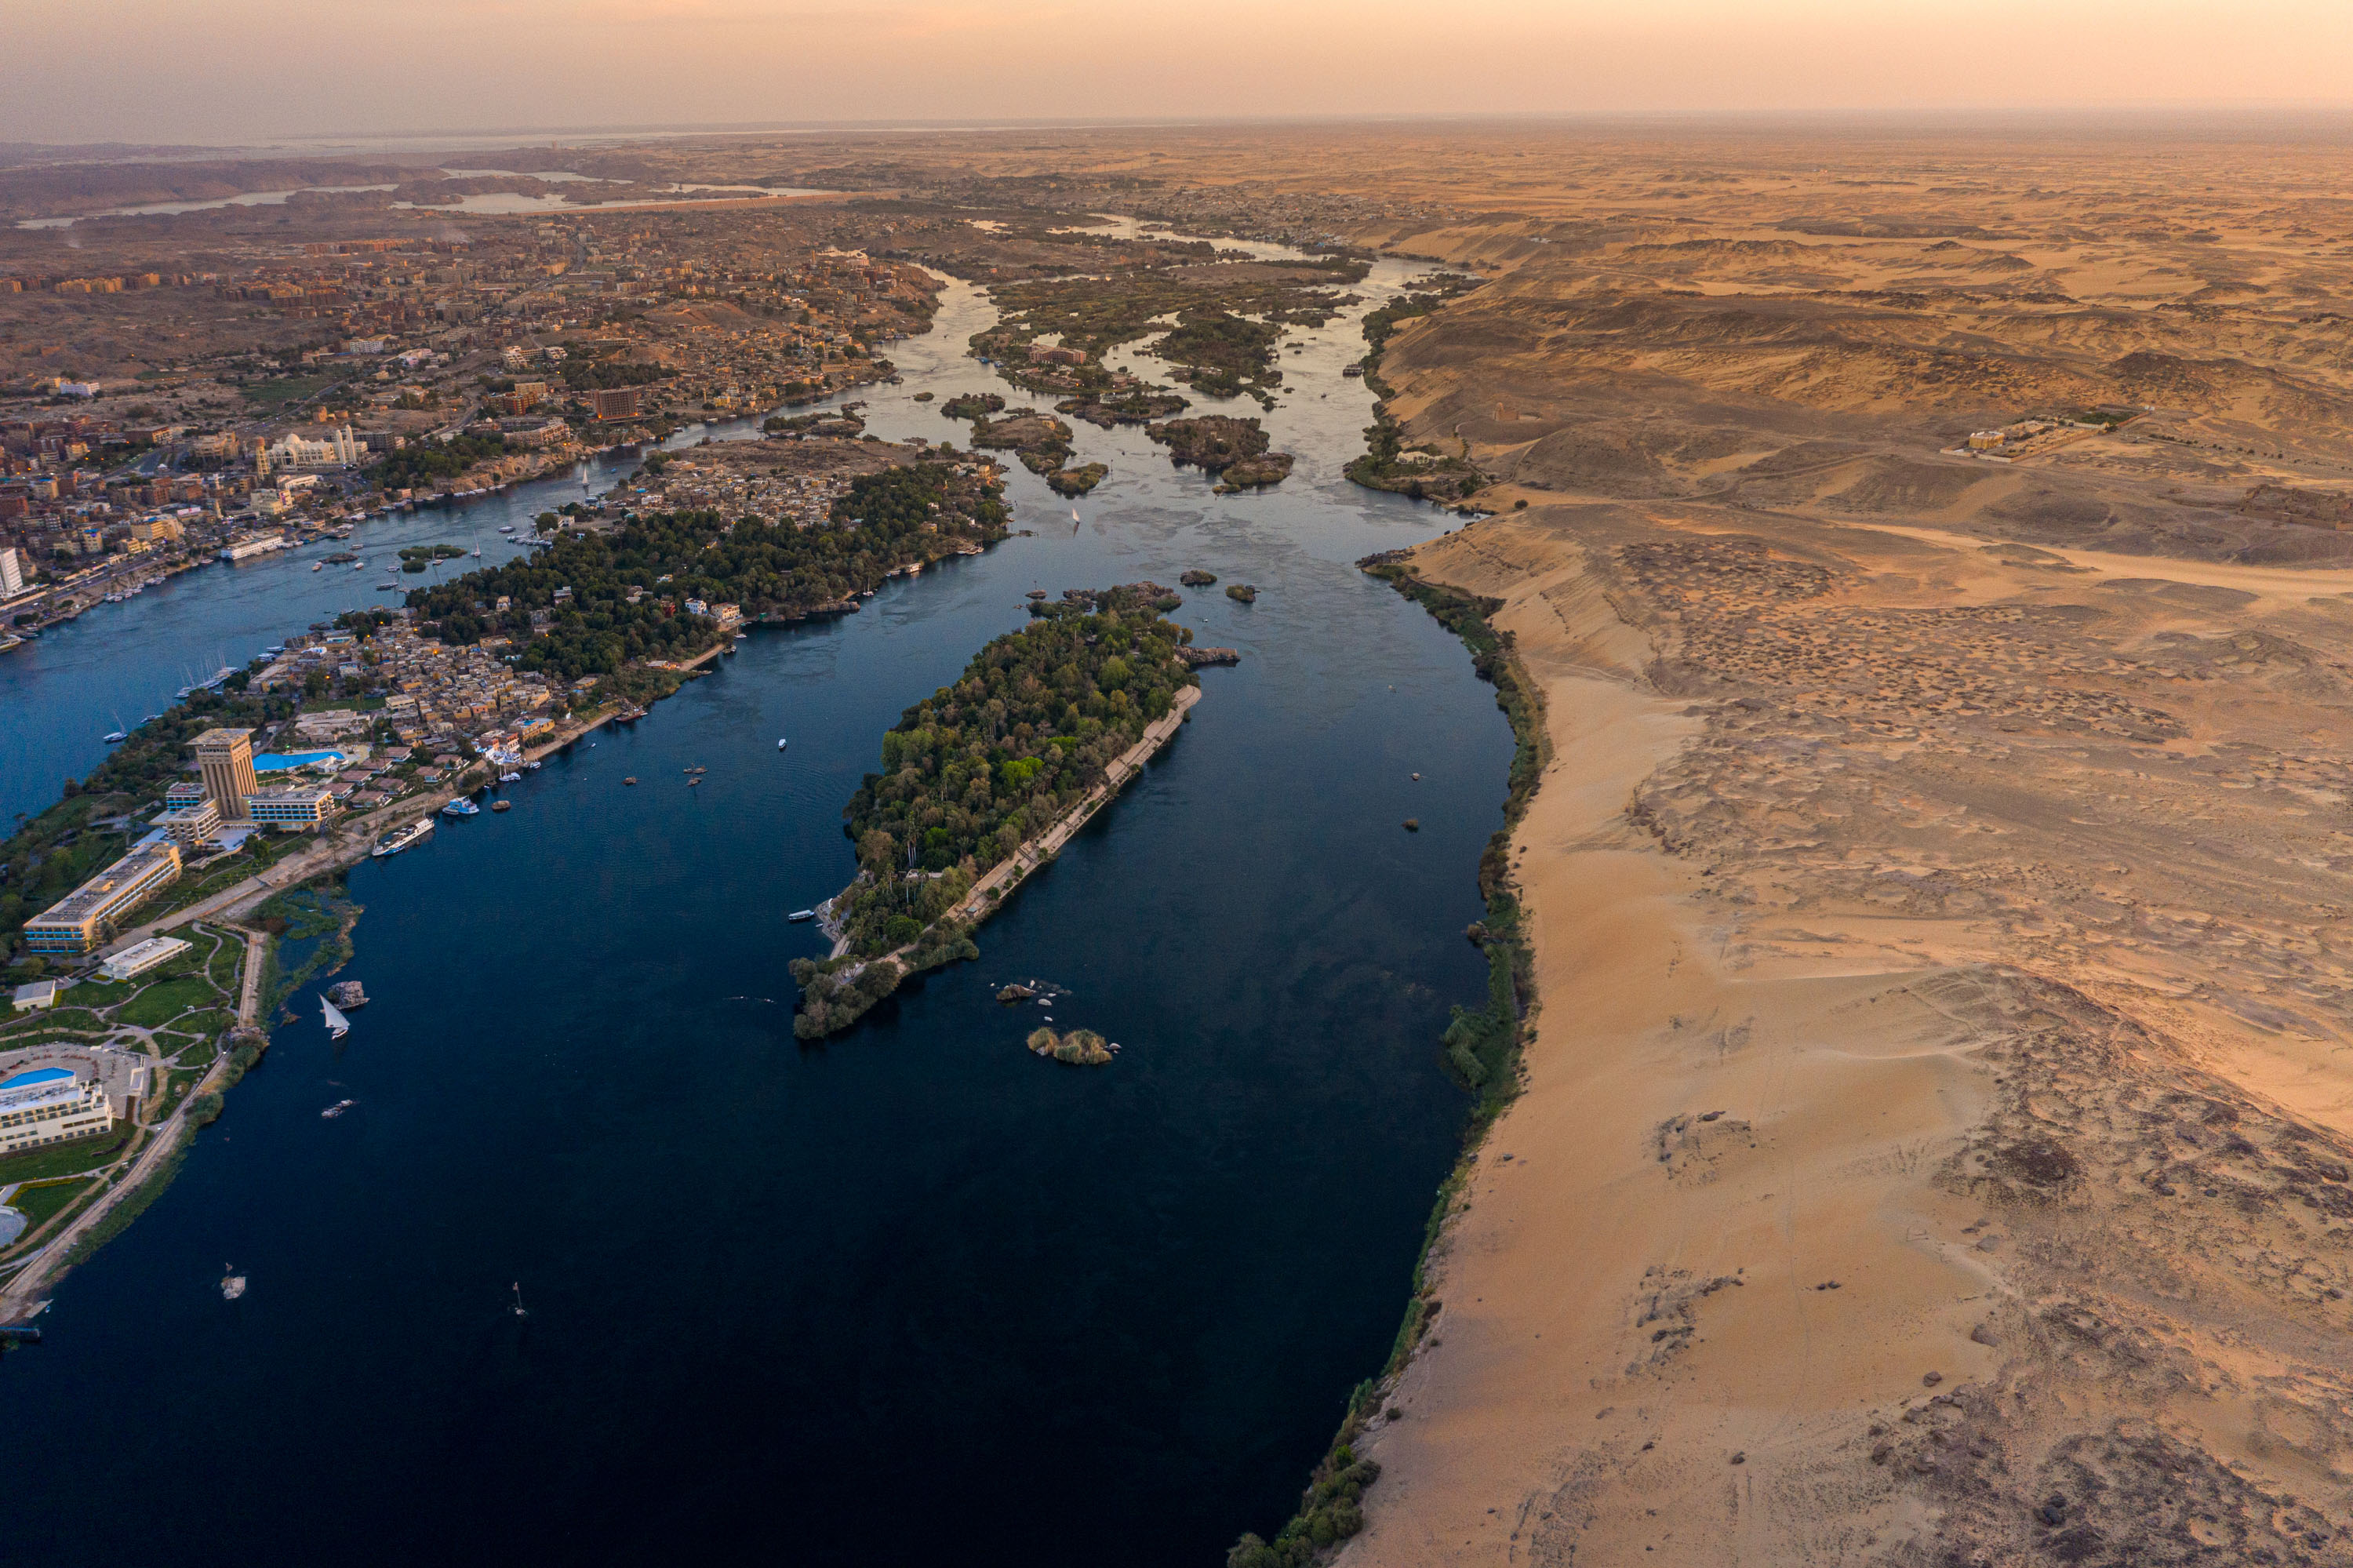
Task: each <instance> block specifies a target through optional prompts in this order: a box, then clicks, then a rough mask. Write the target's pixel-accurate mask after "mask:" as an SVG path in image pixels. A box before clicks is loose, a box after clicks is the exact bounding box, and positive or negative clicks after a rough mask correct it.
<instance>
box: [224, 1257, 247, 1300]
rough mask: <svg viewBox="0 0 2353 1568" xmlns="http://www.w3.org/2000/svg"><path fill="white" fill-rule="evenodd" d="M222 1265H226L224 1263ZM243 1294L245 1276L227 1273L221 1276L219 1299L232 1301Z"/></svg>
mask: <svg viewBox="0 0 2353 1568" xmlns="http://www.w3.org/2000/svg"><path fill="white" fill-rule="evenodd" d="M224 1266H225V1267H226V1266H227V1265H224ZM244 1294H245V1276H244V1275H242V1274H237V1273H229V1274H224V1275H222V1276H221V1299H222V1300H224V1301H234V1300H236V1299H237V1298H238V1297H240V1296H242V1295H244Z"/></svg>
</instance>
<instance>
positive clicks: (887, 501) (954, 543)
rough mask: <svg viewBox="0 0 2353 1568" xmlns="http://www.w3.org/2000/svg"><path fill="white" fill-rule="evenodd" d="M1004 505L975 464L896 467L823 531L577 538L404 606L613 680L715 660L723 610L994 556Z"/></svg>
mask: <svg viewBox="0 0 2353 1568" xmlns="http://www.w3.org/2000/svg"><path fill="white" fill-rule="evenodd" d="M1002 495H1003V490H1002V486H1001V485H999V484H998V483H997V480H996V478H995V476H994V471H992V470H990V469H988V468H987V467H985V466H981V465H976V464H974V463H972V462H971V461H959V460H931V461H915V462H907V463H899V464H894V465H893V466H892V467H888V468H884V469H882V470H881V471H879V472H874V473H870V474H865V475H861V476H860V477H859V478H857V479H855V480H852V481H851V482H849V488H848V490H847V492H846V493H844V494H842V495H841V496H840V497H839V499H837V500H836V501H835V502H834V503H833V506H832V509H831V515H830V516H829V517H828V519H827V521H825V522H823V523H821V524H816V525H811V526H803V525H801V524H797V523H793V522H790V521H785V522H776V523H771V522H767V521H764V520H762V519H760V518H756V517H745V518H742V519H740V520H731V519H730V518H728V517H726V516H725V515H724V514H721V513H718V512H711V511H693V512H663V513H654V514H649V515H646V516H641V517H636V518H632V519H630V520H628V522H626V523H624V524H621V525H620V526H619V527H618V528H616V529H613V530H611V531H609V532H585V531H582V532H569V533H566V534H565V535H562V536H560V537H559V538H558V539H557V541H556V543H555V544H554V546H551V547H549V548H547V549H545V550H540V551H536V552H533V554H531V555H529V556H520V557H518V558H516V559H515V560H512V561H510V562H508V563H506V564H505V565H502V566H497V567H485V568H483V569H482V570H480V571H476V572H469V573H467V574H466V575H465V576H464V577H459V578H458V579H456V580H455V581H453V582H450V583H447V584H444V585H442V586H440V587H438V588H420V589H418V590H417V591H415V592H413V593H411V594H410V595H409V596H408V603H409V605H410V607H411V608H412V609H415V610H416V611H417V618H418V620H419V622H420V630H423V631H424V633H425V634H426V635H427V636H429V637H438V638H439V639H440V640H441V641H444V642H448V643H457V644H464V643H475V642H481V641H485V640H487V639H491V638H495V637H505V638H507V639H508V640H509V641H511V642H512V645H513V646H514V648H515V649H516V650H517V652H516V653H515V655H514V659H513V662H514V665H515V668H517V669H518V670H522V671H526V672H528V671H544V672H546V673H548V674H550V675H551V676H558V677H561V678H563V679H564V680H566V681H577V680H579V679H581V678H582V677H584V676H587V675H599V676H610V675H616V674H620V673H625V672H627V671H628V670H629V669H630V667H631V666H633V665H638V664H641V663H644V662H648V661H659V662H663V663H671V662H678V661H681V660H684V659H690V658H692V657H693V656H695V655H696V654H698V653H700V652H702V651H703V650H705V649H707V648H709V647H710V646H712V643H714V642H715V641H718V639H719V638H720V637H721V635H723V630H724V628H723V624H722V617H721V615H720V613H719V607H721V606H726V607H729V609H733V610H735V611H738V612H740V613H741V615H742V616H743V617H744V619H745V620H800V619H803V618H805V617H807V616H809V615H817V614H826V613H829V612H838V611H841V610H846V609H852V608H854V607H855V603H856V599H857V596H858V595H860V594H862V593H864V592H866V591H867V590H869V589H871V588H876V587H878V586H880V585H881V582H882V581H883V579H885V578H886V577H890V576H891V575H892V574H893V573H895V572H899V571H903V570H905V569H906V568H907V567H910V566H914V565H929V564H930V563H931V562H933V561H935V560H938V559H940V558H942V557H944V556H952V555H962V554H969V553H972V552H975V551H977V550H979V549H980V548H981V547H982V546H987V545H990V544H994V543H996V542H997V540H1000V539H1002V538H1004V537H1005V536H1006V533H1007V517H1008V512H1007V510H1006V506H1005V503H1004V501H1003V500H1002ZM698 606H699V607H701V608H700V609H697V608H695V607H698Z"/></svg>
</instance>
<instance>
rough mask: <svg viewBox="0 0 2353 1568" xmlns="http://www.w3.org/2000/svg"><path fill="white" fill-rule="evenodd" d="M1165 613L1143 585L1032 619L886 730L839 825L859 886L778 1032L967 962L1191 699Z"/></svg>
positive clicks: (1179, 636)
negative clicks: (1014, 898) (996, 919)
mask: <svg viewBox="0 0 2353 1568" xmlns="http://www.w3.org/2000/svg"><path fill="white" fill-rule="evenodd" d="M1181 602H1183V601H1182V599H1180V598H1179V597H1178V596H1177V595H1176V594H1173V593H1171V592H1169V591H1168V590H1167V589H1166V588H1162V587H1160V586H1159V585H1158V584H1156V583H1130V584H1127V585H1124V586H1123V587H1120V588H1106V589H1103V590H1099V591H1088V590H1080V589H1073V590H1071V592H1069V593H1066V594H1065V595H1064V596H1063V599H1062V600H1061V601H1060V603H1041V602H1034V601H1033V602H1032V603H1031V605H1030V607H1029V615H1030V618H1031V619H1030V623H1029V625H1028V626H1026V627H1024V628H1023V629H1022V630H1018V631H1008V632H1007V633H1006V634H1005V635H1003V636H1001V637H998V638H996V639H995V640H993V641H990V642H989V643H988V645H987V647H985V648H983V649H982V650H981V651H980V652H978V653H977V654H976V655H974V657H973V659H972V662H970V663H968V664H967V665H965V673H964V674H963V676H962V678H961V679H959V680H958V681H957V682H956V683H955V684H954V685H949V686H943V687H941V688H940V689H939V690H938V691H937V692H934V694H932V695H931V696H930V697H929V698H927V699H925V700H924V701H923V702H921V703H918V704H916V705H914V706H913V707H911V708H909V709H907V710H906V712H905V713H904V714H903V715H901V717H900V720H899V723H898V724H897V725H896V726H893V727H892V729H891V730H890V731H889V732H888V733H886V734H885V735H884V736H883V737H882V768H883V770H882V771H881V772H880V773H869V774H867V775H866V777H865V779H864V781H863V782H862V783H860V786H859V788H858V791H857V793H856V794H855V795H854V796H852V797H851V799H850V801H849V805H848V806H847V807H846V808H844V810H843V812H842V816H843V819H844V821H843V824H842V832H843V833H844V834H845V835H846V836H848V837H849V840H850V841H851V842H853V843H855V844H856V845H857V846H858V863H859V871H858V875H857V877H856V879H855V880H853V881H852V882H851V883H850V884H849V886H847V887H845V888H843V889H842V891H841V892H839V894H836V895H834V896H833V897H832V898H831V899H829V900H828V901H827V904H826V906H825V912H824V919H825V930H826V931H827V933H828V935H829V936H831V937H832V938H834V949H833V953H832V955H831V956H830V957H828V958H827V959H822V960H820V959H795V960H794V962H793V965H792V975H793V979H794V980H795V981H797V983H798V984H799V986H800V988H801V1005H800V1012H799V1015H798V1016H797V1018H795V1019H794V1021H793V1032H794V1033H796V1034H797V1035H798V1036H799V1037H801V1038H802V1039H805V1040H815V1039H820V1038H823V1037H824V1036H825V1035H828V1034H832V1033H839V1031H841V1030H844V1029H847V1028H849V1026H850V1025H851V1024H853V1023H855V1022H857V1021H858V1020H859V1019H860V1018H861V1017H863V1016H864V1015H865V1014H866V1013H867V1012H870V1011H871V1009H872V1008H873V1007H874V1006H875V1005H876V1004H877V1003H878V1002H880V1001H882V999H883V998H885V997H887V996H889V995H890V994H891V993H892V991H896V990H897V989H898V988H899V986H900V984H901V983H902V981H903V980H905V979H906V978H907V977H908V976H910V975H913V974H921V973H923V972H924V971H925V970H928V969H937V968H939V967H940V966H942V965H944V964H947V963H950V962H952V961H954V960H955V959H972V958H977V957H978V956H979V951H980V950H979V948H977V947H976V946H975V945H974V943H973V940H972V936H971V933H972V929H973V927H975V926H976V925H977V924H978V923H979V922H980V921H981V920H983V919H985V918H987V916H988V915H989V914H990V913H993V912H994V910H995V909H996V908H997V906H998V905H999V904H1000V903H1001V902H1002V900H1003V898H1004V896H1005V895H1006V894H1007V893H1008V892H1010V891H1011V889H1012V888H1013V887H1014V886H1016V885H1018V884H1019V883H1020V881H1021V880H1022V879H1023V878H1025V877H1026V876H1028V875H1029V873H1030V872H1031V871H1033V870H1035V869H1036V868H1037V867H1038V866H1039V865H1041V864H1043V863H1047V862H1048V861H1050V859H1052V857H1053V855H1054V854H1055V853H1057V852H1058V851H1059V850H1060V846H1061V844H1062V843H1063V842H1067V840H1068V838H1069V836H1070V834H1071V832H1074V831H1076V829H1077V827H1078V826H1079V825H1080V824H1081V823H1082V822H1083V821H1085V820H1086V819H1087V817H1089V816H1090V815H1092V813H1093V812H1094V811H1095V810H1098V809H1100V807H1101V806H1102V805H1103V802H1104V801H1106V800H1109V799H1110V798H1111V796H1112V795H1113V794H1115V793H1117V791H1118V789H1119V787H1120V786H1121V785H1122V784H1124V782H1125V781H1126V779H1128V778H1130V777H1132V776H1133V774H1134V770H1135V769H1136V768H1138V767H1140V766H1141V765H1142V762H1143V760H1144V759H1145V758H1147V757H1149V755H1150V754H1151V752H1152V751H1154V750H1156V749H1157V748H1158V747H1160V746H1161V745H1163V744H1165V743H1166V740H1167V738H1168V737H1169V736H1173V735H1174V734H1175V733H1176V728H1177V727H1178V726H1181V725H1182V724H1183V723H1184V721H1185V716H1186V715H1187V712H1188V711H1189V709H1190V708H1191V706H1192V704H1193V703H1194V702H1195V701H1197V700H1198V697H1199V677H1198V676H1197V675H1196V674H1194V673H1193V672H1192V670H1191V669H1190V667H1188V666H1187V664H1186V663H1185V662H1183V661H1182V660H1181V658H1180V656H1179V652H1178V651H1179V650H1180V649H1183V648H1184V647H1185V646H1186V645H1187V644H1188V643H1189V642H1190V641H1192V635H1193V634H1192V632H1191V630H1189V629H1188V628H1186V627H1181V626H1178V625H1176V624H1175V623H1174V622H1171V621H1168V620H1163V619H1162V618H1161V612H1162V611H1163V610H1166V609H1175V608H1176V605H1177V604H1179V603H1181Z"/></svg>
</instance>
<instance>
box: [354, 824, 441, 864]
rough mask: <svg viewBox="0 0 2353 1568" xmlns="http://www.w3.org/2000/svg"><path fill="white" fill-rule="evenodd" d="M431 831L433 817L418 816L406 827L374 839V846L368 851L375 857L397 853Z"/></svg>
mask: <svg viewBox="0 0 2353 1568" xmlns="http://www.w3.org/2000/svg"><path fill="white" fill-rule="evenodd" d="M432 831H433V819H432V818H430V817H419V818H417V821H413V822H411V823H409V824H408V825H407V826H406V827H405V828H401V829H399V830H397V831H396V832H389V833H386V834H385V835H384V837H382V838H380V839H378V840H377V841H376V844H375V849H373V850H371V851H369V852H368V853H369V854H370V855H372V856H375V857H377V858H381V857H383V856H385V855H388V854H398V853H400V852H401V851H403V850H405V849H406V848H407V847H408V846H409V845H411V844H413V843H415V842H417V840H419V839H421V838H423V837H424V836H425V835H426V834H427V833H429V832H432Z"/></svg>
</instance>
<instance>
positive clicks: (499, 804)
mask: <svg viewBox="0 0 2353 1568" xmlns="http://www.w3.org/2000/svg"><path fill="white" fill-rule="evenodd" d="M491 810H493V811H512V810H514V802H513V801H512V800H493V801H491Z"/></svg>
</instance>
